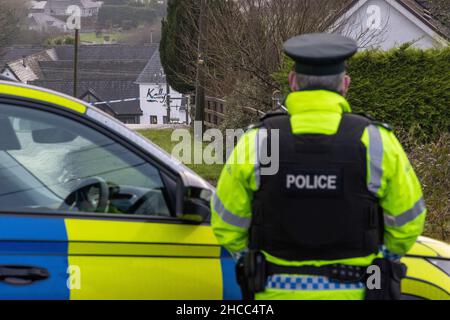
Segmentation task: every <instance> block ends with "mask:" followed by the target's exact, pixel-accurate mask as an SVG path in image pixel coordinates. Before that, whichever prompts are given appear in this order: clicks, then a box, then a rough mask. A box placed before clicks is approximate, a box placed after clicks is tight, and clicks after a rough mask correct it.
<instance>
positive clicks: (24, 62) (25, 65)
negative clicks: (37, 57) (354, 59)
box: [22, 56, 27, 68]
mask: <svg viewBox="0 0 450 320" xmlns="http://www.w3.org/2000/svg"><path fill="white" fill-rule="evenodd" d="M26 57H27V56H22V65H23V67H24V68H26V67H27V64H26V60H25V59H26Z"/></svg>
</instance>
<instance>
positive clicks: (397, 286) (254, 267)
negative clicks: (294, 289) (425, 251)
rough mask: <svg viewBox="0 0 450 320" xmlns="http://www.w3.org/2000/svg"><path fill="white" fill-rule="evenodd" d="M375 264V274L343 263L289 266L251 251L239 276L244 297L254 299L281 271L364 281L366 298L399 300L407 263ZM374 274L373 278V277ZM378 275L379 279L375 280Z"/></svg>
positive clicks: (380, 261) (382, 261)
mask: <svg viewBox="0 0 450 320" xmlns="http://www.w3.org/2000/svg"><path fill="white" fill-rule="evenodd" d="M372 267H373V268H371V271H372V269H373V270H374V271H373V272H375V273H371V274H369V273H368V267H360V266H348V265H343V264H334V265H328V266H322V267H313V266H301V267H287V266H280V265H276V264H273V263H270V262H268V261H266V259H265V256H264V255H263V254H262V253H261V252H258V251H250V252H249V253H248V254H246V255H245V256H244V258H242V259H241V260H240V261H239V262H238V264H237V266H236V276H237V280H238V283H239V285H240V287H241V291H242V296H243V298H244V300H253V299H254V295H255V294H256V293H260V292H264V291H265V289H266V283H267V279H268V277H270V276H273V275H280V274H282V275H309V276H324V277H327V278H329V279H330V280H331V281H335V282H339V283H360V282H363V283H364V285H365V287H366V295H365V300H400V298H401V280H402V279H403V278H405V277H406V266H405V265H404V264H402V263H400V262H396V261H391V260H387V259H375V260H374V261H373V262H372ZM376 272H378V274H377V273H376ZM372 276H373V277H374V279H371V277H372ZM377 276H378V277H379V278H380V279H376V278H375V277H377ZM369 281H370V282H371V284H369V283H368V282H369ZM369 286H370V287H369Z"/></svg>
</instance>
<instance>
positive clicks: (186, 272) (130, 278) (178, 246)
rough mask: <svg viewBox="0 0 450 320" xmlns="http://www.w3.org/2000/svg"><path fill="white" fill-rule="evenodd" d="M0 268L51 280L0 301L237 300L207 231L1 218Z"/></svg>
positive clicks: (226, 261)
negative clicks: (36, 271) (35, 271)
mask: <svg viewBox="0 0 450 320" xmlns="http://www.w3.org/2000/svg"><path fill="white" fill-rule="evenodd" d="M0 265H1V266H33V267H39V268H44V269H47V270H48V272H49V274H50V277H49V278H48V279H46V280H42V281H37V282H35V283H33V284H30V285H24V286H15V285H11V284H8V283H5V282H0V299H61V300H66V299H240V298H241V294H240V290H239V287H238V286H237V284H236V280H235V271H234V265H235V264H234V261H233V260H232V257H231V256H230V255H229V254H228V253H227V252H226V251H225V250H223V249H222V248H220V246H219V245H218V244H217V241H216V240H215V238H214V235H213V233H212V231H211V228H210V227H209V226H188V225H180V224H163V223H146V222H120V221H108V220H92V219H84V220H82V219H64V218H59V217H50V218H44V217H39V218H37V217H21V216H13V215H11V216H1V217H0ZM69 267H72V268H69ZM73 267H75V268H73ZM74 270H75V272H74Z"/></svg>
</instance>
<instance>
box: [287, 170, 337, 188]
mask: <svg viewBox="0 0 450 320" xmlns="http://www.w3.org/2000/svg"><path fill="white" fill-rule="evenodd" d="M337 179H338V177H337V175H319V174H317V175H307V174H300V175H293V174H288V175H287V176H286V187H287V188H288V189H289V190H291V189H293V188H295V189H298V190H337Z"/></svg>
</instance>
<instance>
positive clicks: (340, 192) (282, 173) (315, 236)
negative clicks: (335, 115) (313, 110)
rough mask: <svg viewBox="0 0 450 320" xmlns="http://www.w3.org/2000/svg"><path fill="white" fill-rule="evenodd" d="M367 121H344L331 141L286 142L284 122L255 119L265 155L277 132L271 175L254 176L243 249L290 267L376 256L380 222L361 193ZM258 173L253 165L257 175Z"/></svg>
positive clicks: (295, 138) (349, 117) (311, 137)
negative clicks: (247, 243)
mask: <svg viewBox="0 0 450 320" xmlns="http://www.w3.org/2000/svg"><path fill="white" fill-rule="evenodd" d="M371 123H372V121H371V120H369V119H367V118H365V117H362V116H359V115H355V114H344V116H343V117H342V121H341V123H340V126H339V129H338V132H337V134H335V135H332V136H327V135H321V134H308V135H294V134H293V133H292V129H291V124H290V118H289V116H288V115H279V114H278V115H273V116H270V117H267V118H266V119H264V120H263V124H264V127H265V128H267V130H268V139H267V140H268V146H269V147H268V148H267V149H268V150H271V147H270V146H271V143H274V141H272V135H271V131H272V130H273V129H279V130H280V131H279V132H280V143H279V145H280V156H279V160H280V161H279V171H278V173H277V174H275V175H261V176H260V188H259V191H257V192H256V193H255V196H254V201H253V218H252V224H251V227H250V248H251V249H257V250H264V251H266V252H267V253H269V254H270V255H272V256H275V257H277V258H281V259H285V260H290V261H306V260H336V259H347V258H356V257H364V256H368V255H370V254H372V253H377V252H378V248H379V245H380V244H381V243H382V232H383V219H382V214H381V209H380V206H379V204H378V199H377V198H376V197H375V196H374V195H372V194H371V193H370V191H369V190H368V187H367V182H366V181H367V180H366V179H367V158H366V147H365V145H364V144H363V143H362V142H361V137H362V135H363V133H364V130H365V129H366V128H367V127H368V126H369V125H370V124H371ZM264 168H265V166H264V165H261V170H263V169H264Z"/></svg>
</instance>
